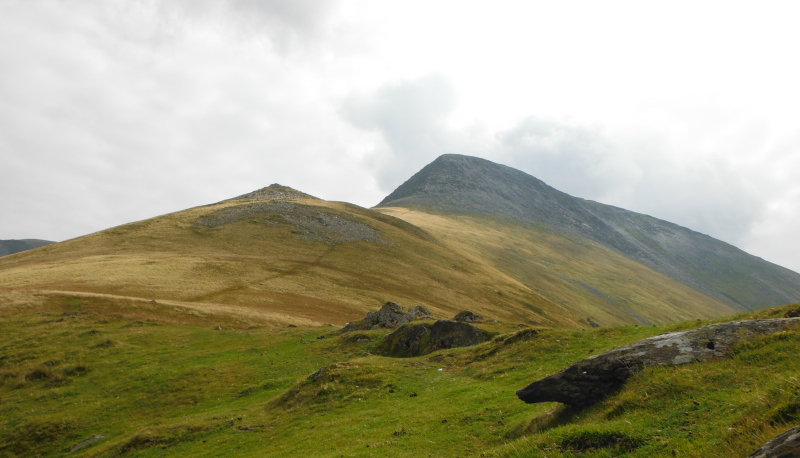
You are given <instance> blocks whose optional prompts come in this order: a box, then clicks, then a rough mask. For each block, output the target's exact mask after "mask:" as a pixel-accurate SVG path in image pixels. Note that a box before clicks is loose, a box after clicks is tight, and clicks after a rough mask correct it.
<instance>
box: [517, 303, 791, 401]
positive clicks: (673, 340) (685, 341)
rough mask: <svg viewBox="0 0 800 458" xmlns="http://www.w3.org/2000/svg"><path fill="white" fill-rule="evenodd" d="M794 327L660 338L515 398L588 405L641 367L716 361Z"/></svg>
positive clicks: (741, 324) (725, 327) (732, 325)
mask: <svg viewBox="0 0 800 458" xmlns="http://www.w3.org/2000/svg"><path fill="white" fill-rule="evenodd" d="M798 325H800V318H779V319H774V320H751V321H731V322H729V323H721V324H713V325H711V326H706V327H703V328H699V329H693V330H690V331H680V332H670V333H668V334H662V335H660V336H655V337H651V338H649V339H644V340H640V341H639V342H636V343H633V344H630V345H625V346H622V347H619V348H615V349H613V350H611V351H608V352H606V353H602V354H599V355H594V356H590V357H589V358H586V359H584V360H582V361H578V362H577V363H575V364H573V365H572V366H569V367H568V368H566V369H564V370H563V371H561V372H559V373H557V374H555V375H551V376H549V377H547V378H544V379H542V380H539V381H537V382H533V383H531V384H530V385H528V386H527V387H525V388H523V389H521V390H519V391H517V396H518V397H519V398H520V399H521V400H523V401H525V402H526V403H528V404H533V403H537V402H561V403H563V404H568V405H571V406H586V405H590V404H593V403H595V402H598V401H600V400H602V399H603V398H605V397H606V396H608V395H609V394H611V393H613V392H614V391H616V390H618V389H620V388H621V387H622V385H623V384H625V382H626V381H627V380H628V378H630V377H631V376H632V375H633V374H635V373H637V372H639V371H641V370H642V369H644V368H645V367H646V366H678V365H681V364H686V363H691V362H695V361H701V362H702V361H708V360H710V359H713V358H720V357H723V356H725V355H727V354H728V353H730V352H731V350H732V349H733V348H734V346H735V345H736V344H737V343H739V342H741V341H743V340H747V339H751V338H753V337H755V336H759V335H768V334H772V333H775V332H778V331H783V330H786V329H789V328H792V327H795V326H798Z"/></svg>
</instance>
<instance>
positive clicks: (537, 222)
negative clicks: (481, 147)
mask: <svg viewBox="0 0 800 458" xmlns="http://www.w3.org/2000/svg"><path fill="white" fill-rule="evenodd" d="M389 207H406V208H411V209H420V210H423V211H433V212H435V213H443V214H464V215H478V216H482V217H493V218H502V219H506V220H509V221H514V222H517V223H521V224H526V225H531V226H535V227H542V228H545V229H547V230H549V231H552V232H554V233H556V234H562V235H567V236H577V237H580V238H583V239H588V240H590V241H593V242H595V243H599V244H601V245H603V246H606V247H608V248H611V249H613V250H615V251H617V252H619V253H621V254H623V255H624V256H626V257H628V258H630V259H633V260H635V261H636V262H639V263H641V264H644V265H646V266H647V267H650V268H652V269H654V270H656V271H658V272H661V273H663V274H665V275H667V276H669V277H671V278H674V279H675V280H678V281H680V282H682V283H684V284H686V285H688V286H690V287H692V288H695V289H697V290H698V291H701V292H703V293H704V294H707V295H709V296H711V297H713V298H715V299H717V300H719V301H721V302H723V303H726V304H728V305H730V306H732V307H734V308H735V309H737V310H741V311H746V310H755V309H758V308H764V307H770V306H777V305H783V304H787V303H792V302H797V301H799V300H800V275H798V274H797V273H795V272H792V271H791V270H789V269H786V268H783V267H781V266H778V265H775V264H772V263H769V262H768V261H765V260H763V259H761V258H757V257H755V256H752V255H750V254H747V253H746V252H744V251H742V250H740V249H739V248H736V247H735V246H733V245H730V244H728V243H726V242H722V241H720V240H716V239H714V238H712V237H710V236H708V235H705V234H702V233H699V232H697V231H694V230H691V229H689V228H685V227H682V226H679V225H677V224H674V223H671V222H668V221H664V220H661V219H658V218H655V217H652V216H649V215H643V214H639V213H636V212H632V211H630V210H625V209H622V208H619V207H614V206H610V205H605V204H602V203H599V202H594V201H590V200H585V199H581V198H577V197H573V196H570V195H569V194H566V193H564V192H561V191H559V190H557V189H555V188H552V187H550V186H548V185H547V184H546V183H544V182H543V181H542V180H539V179H538V178H536V177H533V176H531V175H529V174H526V173H524V172H522V171H519V170H517V169H514V168H511V167H508V166H505V165H501V164H496V163H493V162H491V161H488V160H485V159H480V158H476V157H471V156H462V155H455V154H447V155H442V156H440V157H439V158H437V159H436V160H434V161H433V162H431V163H430V164H428V165H427V166H425V167H424V168H423V169H422V170H420V171H419V172H417V173H416V174H415V175H413V176H412V177H411V178H409V179H408V180H407V181H406V182H405V183H403V184H402V185H400V186H399V187H398V188H397V189H396V190H395V191H393V192H392V193H391V194H389V195H388V196H387V197H386V198H385V199H383V200H382V201H381V202H380V203H379V204H378V205H376V207H375V208H389Z"/></svg>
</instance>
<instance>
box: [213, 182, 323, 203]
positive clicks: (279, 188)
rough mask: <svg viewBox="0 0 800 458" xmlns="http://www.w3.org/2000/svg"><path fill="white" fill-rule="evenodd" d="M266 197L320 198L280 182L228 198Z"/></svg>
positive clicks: (254, 198) (250, 198)
mask: <svg viewBox="0 0 800 458" xmlns="http://www.w3.org/2000/svg"><path fill="white" fill-rule="evenodd" d="M266 199H281V200H286V199H315V200H319V199H318V198H316V197H314V196H312V195H310V194H306V193H304V192H301V191H298V190H296V189H293V188H290V187H288V186H283V185H280V184H278V183H273V184H271V185H269V186H267V187H266V188H261V189H258V190H256V191H253V192H248V193H247V194H242V195H241V196H239V197H234V198H233V199H228V200H266Z"/></svg>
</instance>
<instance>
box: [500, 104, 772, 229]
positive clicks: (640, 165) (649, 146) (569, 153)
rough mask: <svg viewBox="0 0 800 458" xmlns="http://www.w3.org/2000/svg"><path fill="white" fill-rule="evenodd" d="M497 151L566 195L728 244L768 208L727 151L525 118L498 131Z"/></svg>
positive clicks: (560, 122) (757, 219)
mask: <svg viewBox="0 0 800 458" xmlns="http://www.w3.org/2000/svg"><path fill="white" fill-rule="evenodd" d="M498 138H499V140H500V148H499V149H498V151H497V154H498V157H499V158H502V159H504V160H505V161H507V162H508V163H510V164H511V165H514V166H516V167H518V168H520V169H522V170H524V171H526V172H528V173H530V174H532V175H534V176H536V177H538V178H540V179H542V180H543V181H545V182H547V183H548V184H550V185H551V186H553V187H555V188H557V189H560V190H562V191H564V192H567V193H569V194H572V195H575V196H578V197H583V198H587V199H591V200H597V201H599V202H603V203H607V204H611V205H617V206H620V207H623V208H627V209H629V210H633V211H637V212H641V213H646V214H650V215H652V216H655V217H657V218H661V219H665V220H668V221H672V222H674V223H678V224H681V225H683V226H687V227H689V228H691V229H694V230H697V231H700V232H704V233H707V234H710V235H712V236H714V237H716V238H719V239H722V240H725V241H727V242H730V243H733V244H739V243H741V242H742V241H743V240H744V238H745V237H746V236H747V234H749V232H750V231H751V229H752V227H753V225H754V224H755V223H756V222H757V221H759V219H760V218H761V217H762V216H763V214H764V212H765V209H766V201H765V200H764V198H763V196H762V195H761V194H760V193H759V192H758V190H757V188H756V187H755V186H754V185H753V184H751V177H748V176H746V175H744V174H743V173H741V172H739V171H738V170H736V169H735V167H733V166H732V165H731V164H730V163H729V162H728V161H727V160H726V159H725V158H709V157H706V156H702V155H697V156H695V157H689V156H688V155H679V154H676V152H674V151H669V150H668V149H666V148H665V147H662V146H660V145H662V144H664V141H663V140H662V139H661V138H658V137H657V136H648V137H646V138H640V139H638V141H634V142H626V141H620V140H615V137H611V136H609V135H607V134H606V133H605V132H604V131H603V129H602V128H600V127H595V128H590V127H586V126H579V125H573V124H571V123H569V122H563V121H557V120H552V119H540V118H528V119H526V120H524V121H522V122H521V123H520V124H519V125H518V126H516V127H514V128H513V129H510V130H508V131H506V132H503V133H500V134H499V135H498Z"/></svg>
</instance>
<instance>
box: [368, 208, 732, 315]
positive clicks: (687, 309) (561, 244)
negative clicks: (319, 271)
mask: <svg viewBox="0 0 800 458" xmlns="http://www.w3.org/2000/svg"><path fill="white" fill-rule="evenodd" d="M378 210H379V211H381V212H384V213H386V214H389V215H393V216H396V217H398V218H401V219H403V220H405V221H408V222H410V223H412V224H414V225H416V226H418V227H420V228H423V229H424V230H425V231H427V232H428V233H430V234H432V235H433V236H434V237H436V238H437V239H438V240H440V241H441V242H442V244H443V245H446V246H452V247H453V249H454V250H455V251H458V252H459V253H462V254H464V255H465V256H469V257H470V258H471V259H476V260H483V262H487V263H490V264H491V265H492V266H493V267H494V268H496V269H497V270H498V271H501V272H503V273H505V274H507V275H509V276H510V277H512V278H514V279H515V280H517V281H519V282H520V283H521V284H522V285H524V286H525V287H526V288H529V289H531V290H533V291H537V292H542V293H543V294H545V295H547V297H551V298H553V299H554V300H555V301H556V302H558V303H560V304H563V306H564V307H565V308H566V309H568V310H569V311H570V312H573V313H575V314H576V315H578V316H581V317H584V318H591V319H592V321H594V322H595V323H598V324H601V325H609V324H620V323H637V324H645V325H652V324H654V323H659V324H663V323H669V322H671V321H676V320H689V319H693V318H712V317H715V316H720V315H725V314H732V313H734V310H733V309H731V308H730V307H728V306H727V305H724V304H722V303H720V302H718V301H715V300H714V299H712V298H710V297H708V296H706V295H704V294H702V293H700V292H698V291H696V290H694V289H692V288H690V287H688V286H686V285H685V284H683V283H680V282H678V281H676V280H673V279H672V278H670V277H668V276H666V275H664V274H661V273H658V272H656V271H654V270H651V269H649V268H647V267H645V266H643V265H642V264H639V263H637V262H634V261H632V260H630V259H628V258H626V257H625V256H622V255H620V254H619V253H617V252H615V251H612V250H610V249H608V248H605V247H603V246H601V245H600V244H597V243H595V242H592V241H589V240H586V239H582V238H580V237H577V236H565V235H558V234H554V233H552V232H550V231H546V230H541V229H536V228H532V227H530V226H527V225H523V224H513V223H509V222H508V221H503V220H496V219H491V218H486V217H477V216H467V215H440V214H434V213H428V212H423V211H415V210H411V209H407V208H402V207H398V208H393V207H384V208H379V209H378Z"/></svg>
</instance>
